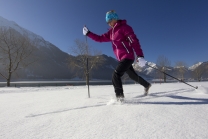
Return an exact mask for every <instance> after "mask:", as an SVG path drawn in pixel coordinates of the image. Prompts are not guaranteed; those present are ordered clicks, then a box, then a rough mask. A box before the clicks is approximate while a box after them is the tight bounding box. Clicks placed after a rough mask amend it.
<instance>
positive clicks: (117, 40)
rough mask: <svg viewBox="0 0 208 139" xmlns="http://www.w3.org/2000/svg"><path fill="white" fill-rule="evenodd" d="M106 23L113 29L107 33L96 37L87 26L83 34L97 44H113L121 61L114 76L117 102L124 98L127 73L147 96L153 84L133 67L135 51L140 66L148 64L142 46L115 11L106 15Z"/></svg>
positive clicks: (113, 81)
mask: <svg viewBox="0 0 208 139" xmlns="http://www.w3.org/2000/svg"><path fill="white" fill-rule="evenodd" d="M106 22H107V23H108V25H109V26H110V27H111V28H110V29H109V31H108V32H107V33H105V34H102V35H96V34H94V33H93V32H91V31H89V29H88V28H87V27H86V26H85V27H84V28H83V34H84V35H86V36H88V37H90V38H91V39H93V40H95V41H97V42H110V41H111V42H112V47H113V51H114V53H115V55H116V57H117V59H118V61H119V62H118V65H117V67H116V69H115V70H114V72H113V76H112V83H113V86H114V89H115V93H116V98H117V100H120V99H123V98H124V94H123V87H122V81H121V77H122V76H123V75H124V73H125V72H126V73H127V74H128V76H129V77H130V78H131V79H132V80H134V81H136V82H138V83H139V84H141V85H142V86H144V95H147V94H148V90H149V88H150V87H151V84H150V83H148V82H147V81H146V80H144V79H143V78H142V77H140V76H138V75H137V73H136V72H135V71H134V69H133V67H132V64H133V63H134V59H135V57H134V51H135V53H136V55H137V62H138V64H139V66H140V67H143V66H145V64H146V61H145V59H144V54H143V51H142V49H141V45H140V43H139V40H138V39H137V37H136V35H135V34H134V31H133V29H132V28H131V27H130V26H129V25H128V24H127V21H126V20H120V19H119V18H118V15H117V13H116V12H115V11H114V10H111V11H109V12H107V13H106Z"/></svg>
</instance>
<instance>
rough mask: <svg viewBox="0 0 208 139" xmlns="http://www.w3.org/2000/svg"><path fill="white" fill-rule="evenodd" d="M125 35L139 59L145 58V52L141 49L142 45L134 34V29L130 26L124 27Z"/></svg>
mask: <svg viewBox="0 0 208 139" xmlns="http://www.w3.org/2000/svg"><path fill="white" fill-rule="evenodd" d="M123 33H124V35H125V36H126V37H127V39H128V40H129V42H130V43H131V46H132V47H133V49H134V51H135V53H136V55H137V56H138V57H144V54H143V51H142V49H141V45H140V43H139V40H138V39H137V37H136V35H135V34H134V31H133V29H132V28H131V27H130V26H129V25H126V26H124V27H123Z"/></svg>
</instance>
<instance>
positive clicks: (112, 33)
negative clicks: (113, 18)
mask: <svg viewBox="0 0 208 139" xmlns="http://www.w3.org/2000/svg"><path fill="white" fill-rule="evenodd" d="M116 25H117V23H116V24H115V26H114V27H113V30H112V40H113V37H114V36H113V33H114V28H115V27H116ZM112 43H113V44H114V45H115V46H116V56H117V58H118V60H119V61H120V58H119V56H118V47H117V45H116V44H115V43H114V42H113V41H112Z"/></svg>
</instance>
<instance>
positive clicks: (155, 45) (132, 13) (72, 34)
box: [0, 0, 208, 66]
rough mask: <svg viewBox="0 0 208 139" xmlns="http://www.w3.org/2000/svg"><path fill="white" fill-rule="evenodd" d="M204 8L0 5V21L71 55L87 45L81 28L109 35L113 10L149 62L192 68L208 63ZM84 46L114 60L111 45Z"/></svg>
mask: <svg viewBox="0 0 208 139" xmlns="http://www.w3.org/2000/svg"><path fill="white" fill-rule="evenodd" d="M207 7H208V1H207V0H129V1H126V0H0V16H2V17H4V18H6V19H8V20H12V21H15V22H16V23H17V24H19V25H20V26H22V27H24V28H26V29H28V30H30V31H32V32H34V33H36V34H38V35H40V36H42V37H43V38H44V39H45V40H47V41H49V42H51V43H53V44H54V45H56V46H57V47H59V48H60V49H61V50H63V51H65V52H67V53H70V51H69V50H70V49H69V48H70V46H73V45H75V43H74V40H75V39H80V40H83V41H84V40H85V37H84V36H83V34H82V27H83V25H87V27H88V28H89V30H90V31H92V32H94V33H96V34H103V33H105V32H107V30H108V28H109V27H108V25H107V24H106V22H105V13H106V12H107V11H109V10H112V9H114V10H115V11H116V12H117V14H118V15H119V18H120V19H126V20H127V23H128V24H129V25H130V26H132V28H133V29H134V32H135V34H136V35H137V37H138V39H139V40H140V43H141V46H142V49H143V51H144V55H145V59H146V60H147V61H151V62H156V61H157V58H158V56H160V55H163V56H165V57H167V58H168V59H169V60H170V61H171V64H172V65H175V62H177V61H184V62H186V63H187V64H188V66H191V65H193V64H195V63H196V62H203V61H208V8H207ZM88 43H89V45H91V46H92V47H94V48H95V49H96V50H100V51H102V52H103V53H104V54H106V55H108V56H112V57H114V58H115V56H114V54H113V51H112V47H111V43H98V42H94V41H92V40H90V39H89V38H88Z"/></svg>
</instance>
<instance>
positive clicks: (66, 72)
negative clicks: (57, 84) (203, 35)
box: [0, 16, 208, 80]
mask: <svg viewBox="0 0 208 139" xmlns="http://www.w3.org/2000/svg"><path fill="white" fill-rule="evenodd" d="M2 27H4V28H5V27H6V28H12V29H14V30H15V31H17V32H18V33H20V34H24V33H26V34H27V35H28V37H29V38H30V39H31V40H34V39H36V40H37V42H38V43H37V44H36V48H37V51H35V53H34V55H35V56H36V58H37V61H36V62H35V63H34V64H31V65H29V66H28V67H26V68H22V69H20V70H18V72H16V73H15V74H14V75H13V76H12V79H18V80H20V79H25V80H28V79H32V80H34V79H37V80H40V79H42V80H46V79H48V80H60V79H74V78H77V76H76V73H75V71H80V72H82V71H81V70H80V69H78V68H77V69H76V68H75V70H72V68H71V67H69V66H68V58H70V57H74V56H72V55H69V54H67V53H65V52H63V51H61V50H60V49H59V48H58V47H57V46H55V45H53V44H52V43H50V42H48V41H46V40H44V38H43V37H41V36H39V35H37V34H35V33H33V32H31V31H29V30H27V29H24V28H22V27H20V26H19V25H18V24H17V23H15V22H13V21H9V20H7V19H5V18H3V17H1V16H0V28H2ZM102 57H103V58H104V59H105V61H104V63H103V64H102V65H101V66H99V67H98V68H95V69H93V70H92V71H91V73H90V78H91V79H105V80H111V77H112V73H113V71H114V69H115V68H116V66H117V63H118V62H117V60H116V59H114V58H112V57H109V56H107V55H102ZM1 64H3V63H1V61H0V71H1V70H2V69H1ZM148 64H149V65H150V66H152V67H155V68H158V65H156V64H155V63H152V62H148ZM136 65H137V64H134V65H133V66H134V68H135V70H136V72H138V73H139V75H140V76H142V77H144V78H146V79H154V78H158V75H159V73H160V72H158V70H155V69H153V68H151V67H147V66H146V67H144V68H142V69H141V68H138V67H137V66H136ZM199 67H201V68H202V69H203V68H204V69H205V68H206V67H208V62H199V63H197V64H195V65H193V66H191V67H189V68H185V67H184V70H185V74H184V75H185V78H191V77H192V73H193V70H195V69H197V68H199ZM73 69H74V68H73ZM166 72H167V73H168V74H170V75H173V76H175V77H178V78H179V77H180V76H179V75H178V72H179V68H178V67H168V70H167V71H166ZM207 74H208V73H207V72H204V73H203V77H204V78H208V75H207ZM78 78H83V76H79V77H78ZM1 79H3V78H2V77H1V76H0V80H1Z"/></svg>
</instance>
